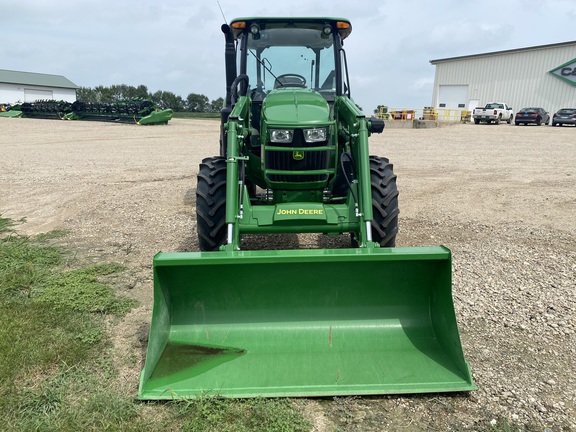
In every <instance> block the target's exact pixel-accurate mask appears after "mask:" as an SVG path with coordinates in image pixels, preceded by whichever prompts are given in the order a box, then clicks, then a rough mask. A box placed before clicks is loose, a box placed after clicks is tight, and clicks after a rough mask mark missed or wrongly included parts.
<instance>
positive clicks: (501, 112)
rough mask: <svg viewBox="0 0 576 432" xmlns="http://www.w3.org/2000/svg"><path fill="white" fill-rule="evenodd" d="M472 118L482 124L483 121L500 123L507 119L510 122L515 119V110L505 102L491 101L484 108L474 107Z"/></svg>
mask: <svg viewBox="0 0 576 432" xmlns="http://www.w3.org/2000/svg"><path fill="white" fill-rule="evenodd" d="M472 118H474V123H476V124H480V122H481V121H483V122H486V123H488V124H490V123H492V122H494V123H496V124H499V123H500V122H501V121H506V123H508V124H510V123H512V122H513V121H514V111H512V108H510V107H509V106H508V105H506V104H505V103H503V102H490V103H487V104H486V106H485V107H483V108H474V112H473V113H472Z"/></svg>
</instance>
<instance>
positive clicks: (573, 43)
mask: <svg viewBox="0 0 576 432" xmlns="http://www.w3.org/2000/svg"><path fill="white" fill-rule="evenodd" d="M566 45H576V41H571V42H561V43H555V44H548V45H536V46H532V47H526V48H516V49H510V50H504V51H493V52H488V53H482V54H471V55H465V56H458V57H448V58H443V59H437V60H430V63H432V64H436V63H442V62H447V61H453V60H461V59H469V58H475V57H485V56H493V55H500V54H511V53H516V52H522V51H530V50H536V49H546V48H557V47H561V46H566Z"/></svg>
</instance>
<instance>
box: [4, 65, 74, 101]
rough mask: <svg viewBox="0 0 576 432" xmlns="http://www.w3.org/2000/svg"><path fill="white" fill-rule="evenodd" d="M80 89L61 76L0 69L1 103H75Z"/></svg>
mask: <svg viewBox="0 0 576 432" xmlns="http://www.w3.org/2000/svg"><path fill="white" fill-rule="evenodd" d="M79 88H80V87H78V86H77V85H76V84H74V83H73V82H72V81H70V80H69V79H67V78H65V77H63V76H61V75H48V74H41V73H32V72H18V71H11V70H5V69H0V103H17V102H34V101H37V100H58V101H60V100H62V101H66V102H75V101H76V90H77V89H79Z"/></svg>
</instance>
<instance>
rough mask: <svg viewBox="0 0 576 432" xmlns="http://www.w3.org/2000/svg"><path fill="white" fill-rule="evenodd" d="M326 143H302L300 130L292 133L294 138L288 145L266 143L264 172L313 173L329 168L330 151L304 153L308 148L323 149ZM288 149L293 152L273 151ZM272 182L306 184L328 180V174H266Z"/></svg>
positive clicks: (302, 136) (302, 137) (302, 138)
mask: <svg viewBox="0 0 576 432" xmlns="http://www.w3.org/2000/svg"><path fill="white" fill-rule="evenodd" d="M326 145H327V143H326V142H320V143H312V144H308V143H306V141H304V134H303V132H302V131H301V130H298V129H297V130H295V131H294V138H293V141H292V143H290V144H279V143H267V145H266V150H265V151H266V156H265V159H264V163H265V166H266V170H277V171H286V172H293V171H315V170H325V169H328V168H329V163H330V151H329V150H320V151H306V148H309V147H323V146H326ZM275 147H277V148H283V149H285V148H286V147H290V148H292V149H294V150H290V151H286V150H275V149H274V148H275ZM268 179H269V180H270V181H272V182H290V183H307V182H318V181H326V180H328V174H302V173H298V174H288V173H287V174H268Z"/></svg>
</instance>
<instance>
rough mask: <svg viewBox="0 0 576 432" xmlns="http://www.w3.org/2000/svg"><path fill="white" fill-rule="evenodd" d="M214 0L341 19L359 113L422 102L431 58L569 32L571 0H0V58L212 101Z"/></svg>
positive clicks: (545, 40) (245, 10)
mask: <svg viewBox="0 0 576 432" xmlns="http://www.w3.org/2000/svg"><path fill="white" fill-rule="evenodd" d="M219 6H220V7H221V8H222V11H223V14H224V16H225V18H226V20H227V21H228V22H230V21H231V20H232V19H233V18H236V17H252V16H328V17H342V18H347V19H349V20H350V21H351V22H352V34H351V35H350V37H349V38H348V39H346V41H345V45H344V48H345V50H346V55H347V59H348V69H349V74H350V79H351V92H352V98H353V99H354V101H355V102H356V103H357V104H358V105H360V106H361V107H362V108H363V109H364V111H365V112H367V113H371V112H372V111H373V110H374V109H375V108H376V107H377V106H378V105H387V106H389V107H396V108H401V107H403V108H422V107H425V106H430V105H431V103H432V90H433V84H434V73H435V67H434V66H433V65H431V64H430V60H436V59H443V58H449V57H457V56H462V55H471V54H480V53H487V52H494V51H502V50H508V49H516V48H525V47H531V46H537V45H546V44H553V43H561V42H569V41H574V40H576V32H575V31H574V23H575V22H576V1H575V0H540V1H530V0H506V1H493V0H476V1H469V0H435V1H426V0H360V1H354V0H346V1H341V0H331V1H322V2H320V1H311V0H308V1H302V0H291V1H285V0H283V1H278V0H267V1H262V0H242V1H237V0H219V1H217V0H205V1H199V0H138V1H134V0H100V1H94V0H74V1H69V0H67V1H63V0H51V1H46V0H19V1H14V0H0V29H1V32H0V35H1V36H0V69H8V70H15V71H24V72H36V73H46V74H55V75H63V76H65V77H66V78H68V79H69V80H70V81H72V82H73V83H74V84H76V85H78V86H80V87H92V88H93V87H96V86H99V85H103V86H111V85H115V84H127V85H132V86H135V87H137V86H139V85H142V84H143V85H145V86H146V87H147V88H148V90H149V91H150V92H152V93H153V92H155V91H157V90H163V91H171V92H173V93H175V94H177V95H180V96H182V98H184V99H185V98H186V97H187V96H188V94H190V93H197V94H203V95H206V96H207V97H208V98H209V99H210V100H214V99H217V98H219V97H224V96H225V75H224V37H223V35H222V33H221V31H220V26H221V25H222V23H223V22H224V18H223V16H222V12H221V11H220V7H219Z"/></svg>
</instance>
